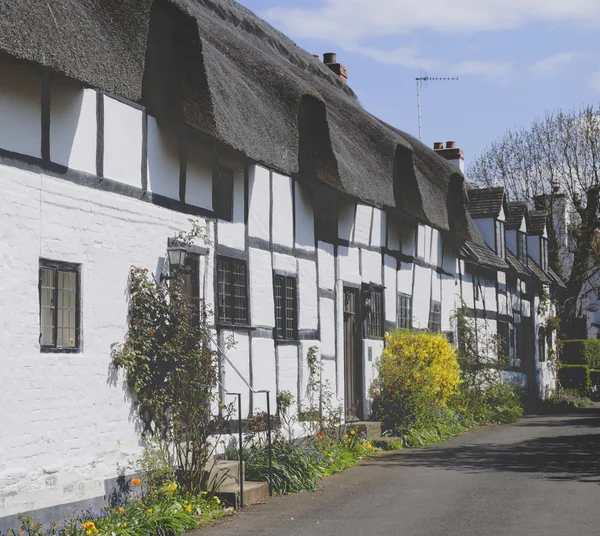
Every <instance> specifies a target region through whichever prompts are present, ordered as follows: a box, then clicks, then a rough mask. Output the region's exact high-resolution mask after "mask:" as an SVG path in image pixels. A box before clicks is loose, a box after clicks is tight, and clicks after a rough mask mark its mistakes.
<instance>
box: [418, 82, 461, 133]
mask: <svg viewBox="0 0 600 536" xmlns="http://www.w3.org/2000/svg"><path fill="white" fill-rule="evenodd" d="M455 80H458V77H457V76H427V75H425V76H417V78H415V81H416V82H417V117H418V119H419V140H420V139H421V88H422V87H423V86H424V85H425V84H427V82H453V81H455Z"/></svg>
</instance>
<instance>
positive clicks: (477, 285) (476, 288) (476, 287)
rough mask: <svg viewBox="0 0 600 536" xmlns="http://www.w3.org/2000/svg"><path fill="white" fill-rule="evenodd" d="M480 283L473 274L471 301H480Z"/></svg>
mask: <svg viewBox="0 0 600 536" xmlns="http://www.w3.org/2000/svg"><path fill="white" fill-rule="evenodd" d="M480 285H481V283H480V281H479V277H477V276H476V275H475V274H473V299H474V300H480V299H481V287H480Z"/></svg>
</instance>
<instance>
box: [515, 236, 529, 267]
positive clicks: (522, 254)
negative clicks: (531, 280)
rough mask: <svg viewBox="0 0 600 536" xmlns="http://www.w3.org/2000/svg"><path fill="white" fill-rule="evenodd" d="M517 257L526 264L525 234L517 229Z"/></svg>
mask: <svg viewBox="0 0 600 536" xmlns="http://www.w3.org/2000/svg"><path fill="white" fill-rule="evenodd" d="M517 242H518V243H517V258H518V259H519V260H520V261H521V262H522V263H523V264H524V265H525V266H527V235H526V234H525V233H523V232H521V231H517Z"/></svg>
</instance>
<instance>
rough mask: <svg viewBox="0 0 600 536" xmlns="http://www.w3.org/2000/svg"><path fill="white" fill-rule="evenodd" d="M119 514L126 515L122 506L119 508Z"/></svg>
mask: <svg viewBox="0 0 600 536" xmlns="http://www.w3.org/2000/svg"><path fill="white" fill-rule="evenodd" d="M119 512H121V513H122V514H124V513H125V508H123V507H122V506H119Z"/></svg>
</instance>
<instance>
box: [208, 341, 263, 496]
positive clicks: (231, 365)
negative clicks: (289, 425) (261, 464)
mask: <svg viewBox="0 0 600 536" xmlns="http://www.w3.org/2000/svg"><path fill="white" fill-rule="evenodd" d="M210 340H211V342H212V343H213V344H214V345H215V347H216V348H217V352H218V353H219V354H220V355H221V356H222V357H223V358H224V359H225V361H227V363H228V364H229V366H230V367H231V368H232V369H233V370H234V372H235V373H236V374H237V375H238V377H239V378H240V379H241V380H242V381H243V382H244V384H245V385H246V387H248V389H249V390H250V392H251V393H252V394H264V395H265V396H266V399H267V448H268V455H269V496H270V497H272V496H273V444H272V439H271V391H269V390H268V389H260V390H257V389H254V387H252V386H251V385H250V383H249V382H248V381H247V380H246V378H244V376H243V374H242V373H241V372H240V371H239V370H238V368H237V367H236V366H235V365H234V364H233V363H232V361H231V359H229V357H227V354H226V353H225V352H224V351H223V350H222V349H221V346H220V345H219V343H218V341H216V340H215V337H214V335H213V334H212V333H211V334H210ZM218 384H219V386H220V387H221V389H223V391H224V393H225V394H227V395H230V396H234V395H236V396H237V397H238V433H239V442H240V448H239V450H240V452H239V459H240V503H241V506H244V500H243V497H244V485H243V480H244V478H243V477H244V474H243V469H242V464H243V458H242V446H243V441H242V394H241V393H230V392H229V391H228V390H227V389H226V388H225V386H224V385H223V384H222V383H221V382H220V381H219V382H218Z"/></svg>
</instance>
